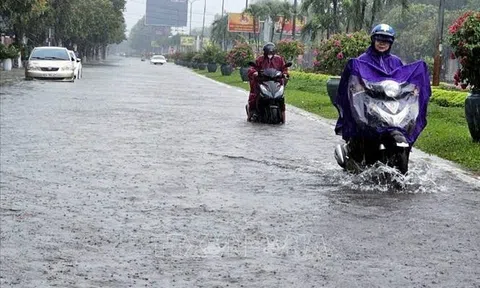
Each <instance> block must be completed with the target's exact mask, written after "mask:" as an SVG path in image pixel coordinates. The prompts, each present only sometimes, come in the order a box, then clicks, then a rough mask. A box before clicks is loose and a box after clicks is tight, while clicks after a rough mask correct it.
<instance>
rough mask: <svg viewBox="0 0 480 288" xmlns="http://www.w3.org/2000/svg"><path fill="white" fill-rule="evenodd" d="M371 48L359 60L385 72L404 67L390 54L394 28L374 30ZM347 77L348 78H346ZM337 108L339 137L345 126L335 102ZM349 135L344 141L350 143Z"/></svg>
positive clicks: (343, 81) (345, 83)
mask: <svg viewBox="0 0 480 288" xmlns="http://www.w3.org/2000/svg"><path fill="white" fill-rule="evenodd" d="M371 40H372V44H371V46H370V47H369V48H368V49H367V51H365V53H363V54H362V55H360V56H359V57H358V58H357V59H358V60H362V61H365V62H369V63H371V64H373V65H375V66H377V67H379V68H381V69H382V70H384V71H385V72H388V73H389V72H392V71H393V70H395V69H396V68H398V67H400V66H403V63H402V60H400V58H399V57H397V56H395V55H393V54H391V53H390V50H391V49H392V44H393V42H394V41H395V31H394V30H393V28H392V27H391V26H389V25H386V24H380V25H377V26H375V28H373V30H372V33H371ZM348 74H349V73H348V67H345V70H344V72H343V74H342V78H341V80H340V85H339V88H338V94H342V93H345V92H344V91H345V90H346V89H347V87H348V80H349V79H348ZM346 76H347V77H346ZM335 102H336V103H335V106H336V107H337V109H338V110H339V115H340V116H339V118H338V121H337V125H336V127H335V133H336V134H337V135H342V130H343V126H344V119H343V112H342V110H341V109H340V107H339V106H340V105H339V103H337V101H335ZM346 134H347V135H343V139H344V140H345V141H349V140H350V139H349V138H350V135H348V134H350V133H346Z"/></svg>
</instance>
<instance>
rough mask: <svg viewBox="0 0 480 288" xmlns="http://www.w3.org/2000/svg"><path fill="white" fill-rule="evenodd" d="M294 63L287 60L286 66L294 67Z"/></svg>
mask: <svg viewBox="0 0 480 288" xmlns="http://www.w3.org/2000/svg"><path fill="white" fill-rule="evenodd" d="M292 65H293V63H292V62H287V64H285V67H286V68H288V67H292Z"/></svg>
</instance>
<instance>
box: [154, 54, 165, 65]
mask: <svg viewBox="0 0 480 288" xmlns="http://www.w3.org/2000/svg"><path fill="white" fill-rule="evenodd" d="M150 63H151V64H154V65H157V64H160V65H163V64H165V63H167V59H165V57H164V56H163V55H153V56H152V58H150Z"/></svg>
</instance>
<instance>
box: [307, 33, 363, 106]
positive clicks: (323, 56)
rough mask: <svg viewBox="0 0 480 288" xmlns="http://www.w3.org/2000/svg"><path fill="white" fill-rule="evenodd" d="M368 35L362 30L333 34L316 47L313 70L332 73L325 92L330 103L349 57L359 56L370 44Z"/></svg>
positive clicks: (332, 100)
mask: <svg viewBox="0 0 480 288" xmlns="http://www.w3.org/2000/svg"><path fill="white" fill-rule="evenodd" d="M370 41H371V40H370V36H369V35H368V34H367V33H366V32H364V31H361V32H355V33H353V34H345V33H341V34H335V35H332V37H330V38H329V39H327V40H323V41H322V42H321V43H320V46H319V47H318V48H317V49H316V51H317V52H316V53H317V57H316V61H315V70H316V71H317V72H321V73H325V74H329V75H334V76H333V77H332V78H330V79H329V80H328V81H327V92H328V96H330V101H331V102H332V104H333V103H334V101H335V97H337V91H338V85H339V84H340V75H341V74H342V72H343V69H344V68H345V65H346V64H347V62H348V59H350V58H356V57H358V56H360V55H361V54H362V53H363V52H365V50H367V48H368V47H369V46H370Z"/></svg>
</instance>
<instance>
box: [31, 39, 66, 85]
mask: <svg viewBox="0 0 480 288" xmlns="http://www.w3.org/2000/svg"><path fill="white" fill-rule="evenodd" d="M74 61H75V60H74V59H72V58H71V57H70V54H69V53H68V50H67V48H65V47H36V48H34V49H33V51H32V53H31V54H30V57H29V58H28V62H27V65H26V67H25V78H26V79H49V80H61V81H70V82H74V81H75V64H74V63H75V62H74Z"/></svg>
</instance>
